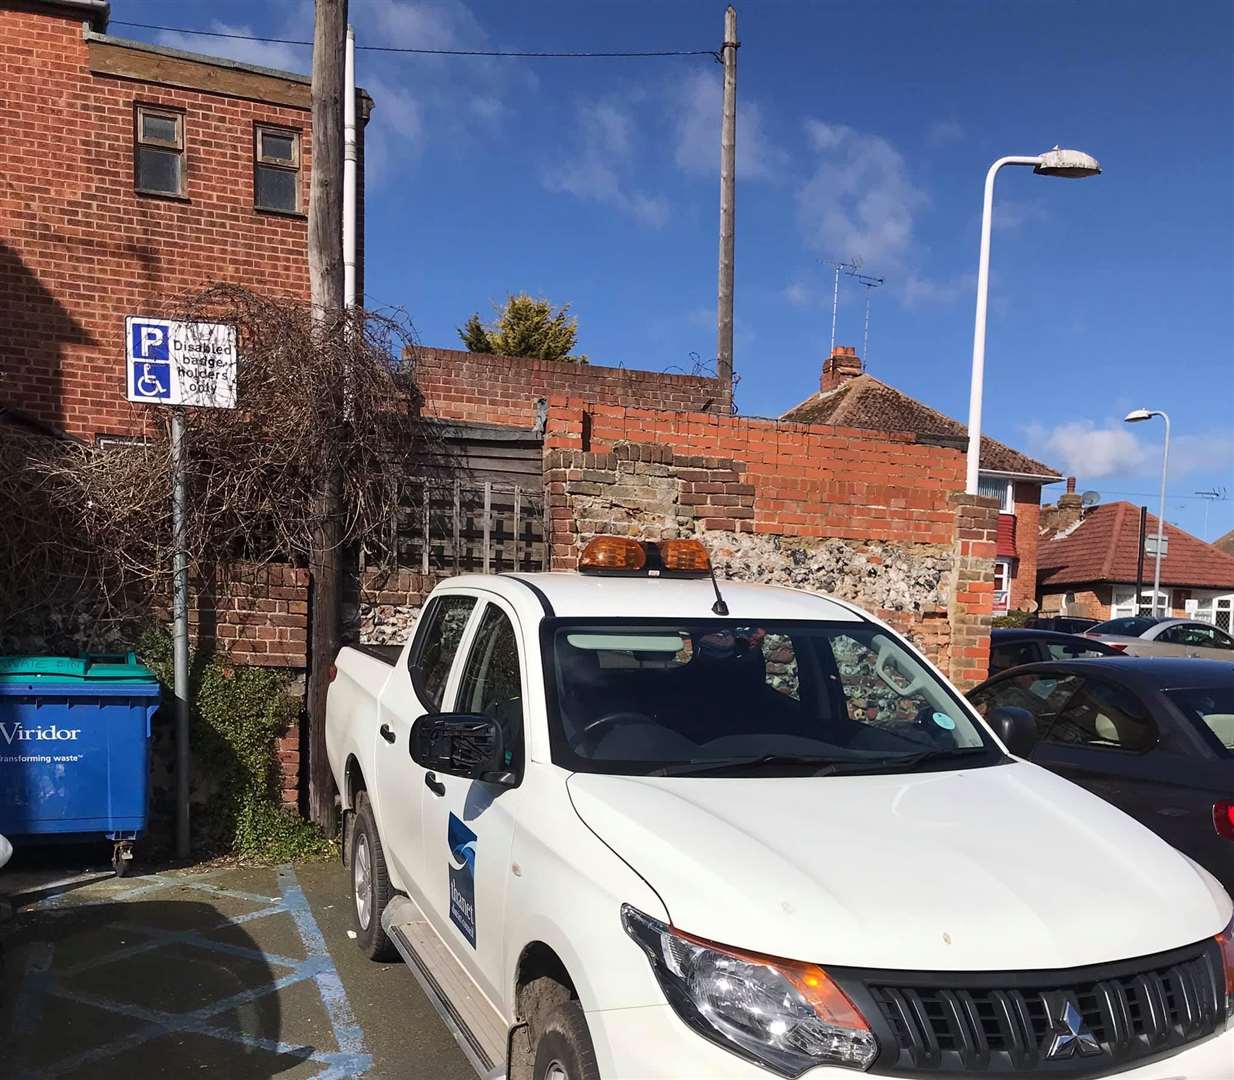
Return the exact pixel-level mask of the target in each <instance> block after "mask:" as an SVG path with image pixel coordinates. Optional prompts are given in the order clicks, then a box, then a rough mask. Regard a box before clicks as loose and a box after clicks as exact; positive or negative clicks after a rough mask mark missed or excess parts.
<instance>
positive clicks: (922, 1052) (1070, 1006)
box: [841, 943, 1225, 1077]
mask: <svg viewBox="0 0 1234 1080" xmlns="http://www.w3.org/2000/svg"><path fill="white" fill-rule="evenodd" d="M841 981H842V982H844V983H846V984H847V985H846V989H849V990H850V991H851V992H852V993H853V994H855V995H856V998H857V1000H858V1002H859V1004H860V1003H862V1002H863V1001H864V1002H865V1003H866V1004H867V1005H872V1006H873V1007H874V1008H873V1009H870V1010H868V1011H866V1015H867V1016H868V1017H870V1019H871V1020H872V1022H873V1023H874V1025H875V1027H876V1028H878V1029H880V1030H879V1031H878V1032H876V1033H877V1034H879V1035H880V1045H881V1046H882V1048H883V1049H882V1052H881V1053H880V1055H879V1058H878V1060H877V1062H876V1063H875V1065H874V1067H873V1069H872V1070H871V1071H873V1072H880V1073H888V1074H893V1075H902V1076H913V1075H922V1074H933V1073H970V1074H979V1075H980V1074H986V1075H991V1076H994V1075H1001V1074H1005V1073H1011V1074H1014V1073H1023V1072H1037V1073H1040V1074H1043V1075H1050V1076H1053V1075H1060V1076H1076V1077H1081V1076H1093V1075H1103V1074H1105V1073H1110V1072H1115V1071H1119V1070H1121V1069H1122V1068H1125V1067H1127V1066H1128V1065H1130V1064H1131V1063H1134V1062H1139V1061H1142V1060H1145V1059H1149V1058H1154V1057H1158V1056H1162V1055H1165V1054H1169V1053H1171V1052H1173V1051H1175V1050H1177V1049H1178V1048H1179V1047H1182V1046H1184V1045H1186V1044H1187V1043H1190V1042H1194V1041H1196V1040H1198V1039H1202V1038H1204V1037H1206V1036H1208V1035H1211V1034H1212V1033H1213V1032H1215V1031H1217V1030H1218V1029H1219V1028H1221V1027H1223V1026H1224V1023H1225V982H1224V973H1223V970H1222V967H1221V961H1220V956H1219V954H1218V953H1217V950H1216V948H1215V946H1214V945H1212V944H1210V943H1204V944H1202V945H1199V946H1195V947H1193V948H1191V949H1183V950H1176V951H1174V952H1171V953H1165V954H1161V955H1159V956H1155V957H1146V958H1144V959H1142V960H1139V961H1129V962H1121V963H1117V964H1108V965H1103V966H1101V967H1095V968H1085V969H1070V970H1065V971H1056V972H1048V971H1043V972H1016V973H1013V974H1010V975H1004V976H1001V977H1000V976H998V975H993V974H988V973H984V972H983V973H980V974H956V975H949V974H945V975H944V974H937V973H936V974H932V975H921V974H917V973H913V974H909V973H905V972H885V973H877V972H850V973H848V976H847V977H845V978H842V979H841ZM1069 1010H1070V1017H1071V1024H1070V1026H1069V1025H1068V1023H1067V1020H1066V1019H1065V1014H1067V1013H1068V1012H1069ZM1077 1018H1082V1021H1083V1022H1082V1023H1080V1024H1077V1023H1076V1020H1077ZM1077 1032H1078V1034H1077ZM1088 1036H1091V1038H1090V1037H1088ZM1052 1050H1053V1051H1054V1052H1053V1053H1051V1051H1052Z"/></svg>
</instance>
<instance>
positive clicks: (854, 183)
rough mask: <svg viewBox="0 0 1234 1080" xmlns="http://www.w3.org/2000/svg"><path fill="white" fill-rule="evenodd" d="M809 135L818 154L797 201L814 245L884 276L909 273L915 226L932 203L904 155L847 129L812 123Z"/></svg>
mask: <svg viewBox="0 0 1234 1080" xmlns="http://www.w3.org/2000/svg"><path fill="white" fill-rule="evenodd" d="M805 133H806V138H807V141H808V142H809V144H810V146H811V147H812V148H813V149H814V150H815V151H816V152H817V163H816V165H815V167H814V172H813V175H812V176H811V177H810V179H809V180H808V181H806V183H805V185H804V186H803V187H802V188H801V189H800V190H799V191H798V193H797V213H798V219H799V221H800V223H801V226H802V229H803V230H804V232H805V240H806V243H807V244H808V245H809V246H810V247H811V248H813V249H814V250H815V251H818V252H820V253H822V254H823V255H825V256H827V257H833V258H834V257H842V258H846V259H848V258H861V259H862V260H864V262H865V265H866V266H867V267H870V268H871V270H872V271H874V272H877V273H879V274H886V273H888V272H891V271H894V270H896V269H897V268H901V267H902V266H903V265H904V263H905V260H906V259H907V257H908V255H909V253H910V251H911V249H912V246H913V225H914V218H915V216H916V214H917V212H918V211H919V210H920V209H921V208H922V207H923V206H925V205H926V203H927V202H928V199H927V197H926V194H925V192H924V191H923V190H922V189H920V188H919V187H917V186H916V185H915V184H914V183H913V181H912V179H911V176H910V173H909V168H908V163H907V162H906V161H905V159H904V155H903V154H901V153H900V152H899V151H898V150H897V149H896V148H895V147H894V146H892V145H891V143H889V142H888V141H887V140H886V139H884V138H882V136H879V135H869V134H866V133H864V132H860V131H855V130H854V129H853V128H850V127H846V126H844V125H840V124H827V123H824V122H823V121H821V120H807V121H806V124H805Z"/></svg>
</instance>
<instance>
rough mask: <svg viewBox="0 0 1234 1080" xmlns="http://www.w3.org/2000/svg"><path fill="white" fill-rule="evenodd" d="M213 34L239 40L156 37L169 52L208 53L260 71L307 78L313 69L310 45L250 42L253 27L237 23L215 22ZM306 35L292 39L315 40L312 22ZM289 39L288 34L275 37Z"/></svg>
mask: <svg viewBox="0 0 1234 1080" xmlns="http://www.w3.org/2000/svg"><path fill="white" fill-rule="evenodd" d="M210 30H211V31H212V32H213V33H215V34H234V35H238V36H236V37H206V36H203V35H200V34H181V33H177V32H175V31H170V30H163V31H160V32H159V34H158V36H157V37H156V39H155V40H156V41H157V42H158V44H160V45H166V46H167V47H168V48H169V49H181V50H183V51H185V52H195V53H205V54H206V55H209V56H222V57H225V58H226V59H228V60H237V61H239V62H240V63H242V64H256V65H257V66H258V67H267V68H275V69H276V70H278V71H294V72H297V73H298V74H300V75H307V74H308V72H309V68H310V66H311V65H312V59H313V50H312V49H311V48H310V47H309V46H306V45H278V44H272V43H269V42H264V41H248V40H245V38H249V37H252V36H253V34H254V33H255V31H254V30H253V28H252V27H251V26H244V25H240V24H235V23H225V22H223V21H222V20H220V19H214V20H213V21H212V22H211V23H210ZM302 30H303V32H302V33H299V34H296V35H292V36H294V37H295V38H296V40H303V41H310V40H311V39H312V36H313V24H312V22H311V21H310V22H309V24H308V26H307V28H302ZM274 36H277V37H287V36H289V35H286V34H277V35H274Z"/></svg>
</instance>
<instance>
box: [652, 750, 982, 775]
mask: <svg viewBox="0 0 1234 1080" xmlns="http://www.w3.org/2000/svg"><path fill="white" fill-rule="evenodd" d="M987 751H988V747H985V746H965V747H958V748H956V749H954V750H921V751H918V752H917V753H915V754H900V755H897V756H895V757H886V758H838V759H837V758H830V757H820V756H817V755H809V754H760V755H758V756H753V757H731V758H713V759H712V760H711V761H683V762H681V763H680V764H676V765H663V766H661V767H660V768H658V769H652V770H651V772H649V773H648V774H647V775H648V776H702V775H704V774H706V773H712V772H724V771H725V770H727V769H754V768H758V767H759V766H760V765H790V766H801V767H803V768H813V769H814V770H815V771H814V772H813V773H811V775H812V776H833V775H835V774H837V773H840V774H848V773H863V772H884V771H886V770H889V769H897V770H898V769H911V768H913V766H915V765H920V764H921V763H922V762H925V761H942V760H946V759H948V758H963V757H967V756H971V755H973V754H984V753H986V752H987Z"/></svg>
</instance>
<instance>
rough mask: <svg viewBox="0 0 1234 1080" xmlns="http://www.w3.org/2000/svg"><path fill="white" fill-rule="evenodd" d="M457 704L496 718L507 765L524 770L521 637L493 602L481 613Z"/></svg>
mask: <svg viewBox="0 0 1234 1080" xmlns="http://www.w3.org/2000/svg"><path fill="white" fill-rule="evenodd" d="M454 708H455V709H456V710H457V711H458V712H470V713H484V715H485V716H489V717H492V719H494V720H496V721H497V723H498V725H499V726H500V727H501V732H502V736H503V745H504V748H505V753H506V761H505V763H506V767H507V768H509V769H513V770H514V771H515V772H519V771H521V769H522V765H523V761H522V751H523V675H522V669H521V668H520V667H519V660H518V640H517V639H516V638H515V635H514V627H513V625H512V624H511V623H510V619H509V617H508V616H507V615H506V613H505V612H504V611H502V610H501V608H499V607H497V606H496V605H495V604H490V605H489V606H488V607H487V608H486V609H485V611H484V615H483V616H482V617H481V620H480V628H479V629H478V630H477V631H476V637H475V641H474V643H473V644H472V646H471V653H470V655H469V656H468V657H467V666H466V667H465V668H463V678H462V682H461V683H460V684H459V691H458V699H457V701H455V703H454Z"/></svg>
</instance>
